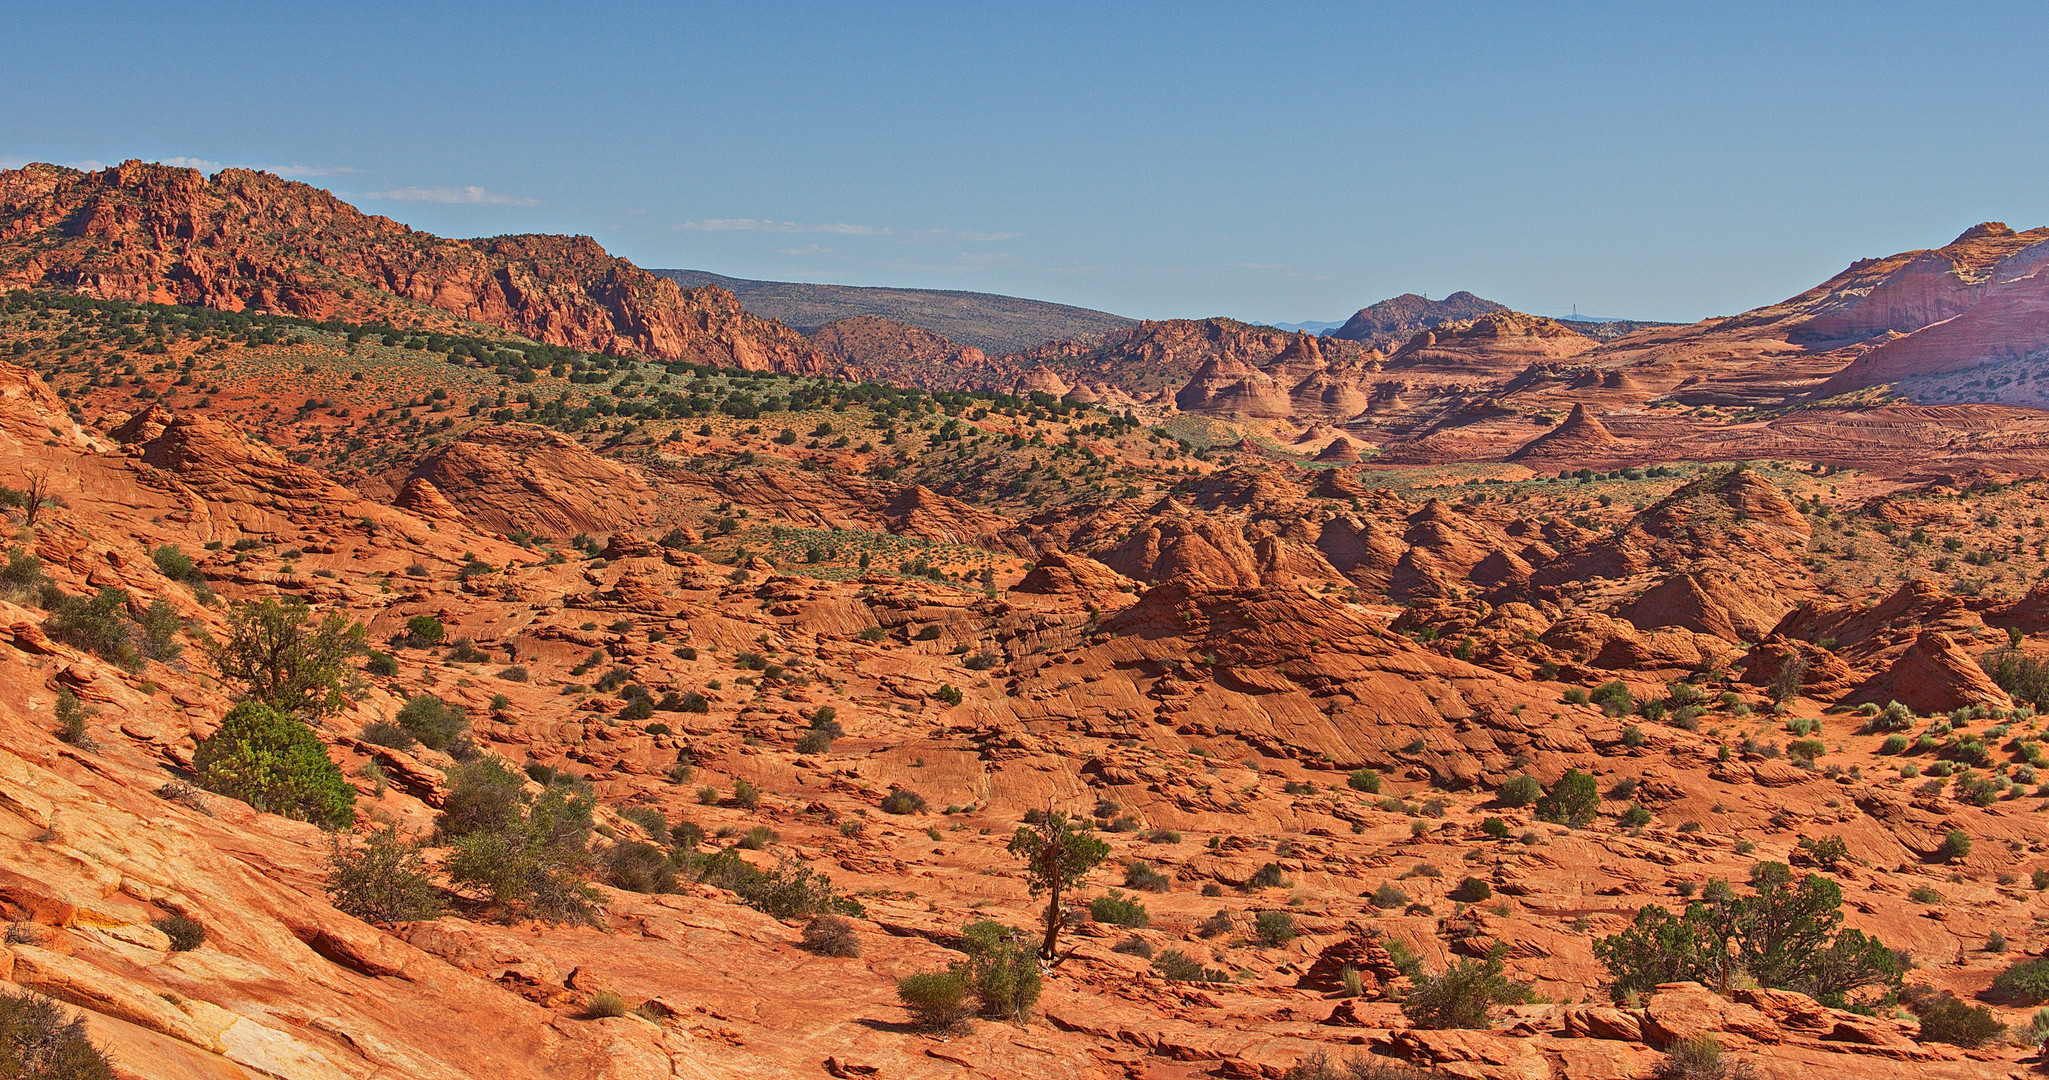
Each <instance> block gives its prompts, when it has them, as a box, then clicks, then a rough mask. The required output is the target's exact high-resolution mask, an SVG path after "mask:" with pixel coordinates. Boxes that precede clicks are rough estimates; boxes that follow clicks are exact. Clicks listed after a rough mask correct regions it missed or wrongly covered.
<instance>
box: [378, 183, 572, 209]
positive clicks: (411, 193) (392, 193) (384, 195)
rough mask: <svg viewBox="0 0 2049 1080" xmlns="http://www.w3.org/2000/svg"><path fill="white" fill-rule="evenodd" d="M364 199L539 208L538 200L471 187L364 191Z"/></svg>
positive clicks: (401, 188)
mask: <svg viewBox="0 0 2049 1080" xmlns="http://www.w3.org/2000/svg"><path fill="white" fill-rule="evenodd" d="M358 197H359V198H364V199H388V200H391V201H394V202H429V203H446V204H449V205H465V206H539V205H540V200H538V199H525V198H521V197H519V196H517V195H506V194H502V193H500V192H496V191H489V190H486V189H484V188H480V187H476V186H474V185H471V186H469V187H400V188H391V189H390V190H387V191H366V192H363V193H362V195H360V196H358Z"/></svg>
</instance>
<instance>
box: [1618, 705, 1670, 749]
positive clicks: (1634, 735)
mask: <svg viewBox="0 0 2049 1080" xmlns="http://www.w3.org/2000/svg"><path fill="white" fill-rule="evenodd" d="M1650 704H1651V703H1650V702H1645V705H1646V706H1648V705H1650ZM1662 711H1663V710H1660V712H1661V713H1662ZM1644 715H1645V717H1646V718H1648V719H1651V720H1656V719H1657V717H1656V716H1651V715H1650V710H1649V709H1648V707H1647V708H1646V709H1645V711H1644ZM1648 741H1649V739H1648V738H1647V737H1646V736H1645V735H1644V733H1643V729H1642V728H1640V727H1637V726H1636V725H1635V724H1624V725H1622V745H1624V746H1627V747H1629V748H1631V749H1635V748H1636V747H1639V746H1642V745H1643V744H1644V743H1646V742H1648Z"/></svg>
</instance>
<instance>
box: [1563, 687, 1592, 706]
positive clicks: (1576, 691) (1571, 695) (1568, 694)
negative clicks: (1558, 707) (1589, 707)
mask: <svg viewBox="0 0 2049 1080" xmlns="http://www.w3.org/2000/svg"><path fill="white" fill-rule="evenodd" d="M1565 702H1566V704H1568V705H1584V704H1586V703H1587V692H1586V691H1585V690H1584V689H1582V688H1580V687H1577V686H1573V687H1568V688H1567V689H1566V691H1565Z"/></svg>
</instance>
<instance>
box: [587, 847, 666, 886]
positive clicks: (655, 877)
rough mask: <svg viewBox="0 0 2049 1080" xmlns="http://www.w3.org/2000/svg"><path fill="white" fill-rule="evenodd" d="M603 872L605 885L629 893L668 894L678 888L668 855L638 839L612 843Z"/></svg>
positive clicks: (605, 856)
mask: <svg viewBox="0 0 2049 1080" xmlns="http://www.w3.org/2000/svg"><path fill="white" fill-rule="evenodd" d="M604 872H605V883H606V884H608V885H610V886H612V887H613V888H615V889H625V890H627V891H628V892H638V893H665V892H673V891H675V888H676V869H675V867H674V866H672V865H671V864H670V862H669V857H668V855H666V854H664V853H663V851H662V849H661V848H658V847H656V846H654V845H653V844H645V843H642V842H640V841H638V840H625V841H621V842H620V843H617V844H614V845H612V847H611V849H610V850H608V851H606V852H605V855H604Z"/></svg>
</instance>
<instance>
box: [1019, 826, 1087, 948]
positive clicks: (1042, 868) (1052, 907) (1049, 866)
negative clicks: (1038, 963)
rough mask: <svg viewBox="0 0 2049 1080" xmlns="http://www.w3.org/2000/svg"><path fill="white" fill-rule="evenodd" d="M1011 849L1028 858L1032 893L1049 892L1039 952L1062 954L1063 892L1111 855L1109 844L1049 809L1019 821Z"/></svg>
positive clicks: (1027, 864) (1027, 865)
mask: <svg viewBox="0 0 2049 1080" xmlns="http://www.w3.org/2000/svg"><path fill="white" fill-rule="evenodd" d="M1009 851H1010V853H1011V854H1012V855H1015V856H1017V857H1018V858H1020V859H1023V860H1025V863H1026V873H1027V875H1028V876H1029V879H1030V883H1031V891H1032V895H1034V896H1037V895H1039V894H1040V893H1045V894H1047V898H1046V937H1045V940H1044V942H1043V943H1041V944H1040V946H1039V956H1040V958H1042V959H1045V960H1052V959H1054V958H1055V957H1057V956H1058V955H1059V946H1060V927H1061V926H1062V925H1063V922H1064V920H1065V919H1066V914H1065V913H1064V911H1063V910H1062V909H1061V906H1060V894H1061V893H1063V892H1065V891H1067V890H1068V889H1071V888H1073V887H1075V886H1076V885H1078V884H1080V882H1081V880H1082V879H1083V878H1085V877H1087V876H1088V873H1089V871H1091V870H1093V869H1095V868H1096V867H1097V866H1098V865H1099V864H1101V863H1102V861H1103V860H1104V859H1106V858H1108V857H1109V855H1110V845H1108V844H1106V843H1104V842H1102V841H1101V840H1098V839H1096V838H1095V837H1093V836H1090V835H1089V834H1087V833H1085V832H1077V831H1076V830H1075V828H1074V825H1073V823H1072V822H1070V821H1068V820H1067V815H1065V814H1059V813H1048V814H1046V815H1045V816H1044V817H1043V818H1041V819H1040V820H1039V822H1038V823H1037V824H1035V825H1020V826H1018V829H1017V833H1016V834H1015V835H1013V836H1012V837H1011V838H1010V847H1009Z"/></svg>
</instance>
